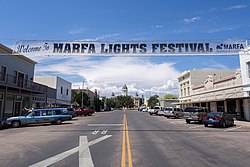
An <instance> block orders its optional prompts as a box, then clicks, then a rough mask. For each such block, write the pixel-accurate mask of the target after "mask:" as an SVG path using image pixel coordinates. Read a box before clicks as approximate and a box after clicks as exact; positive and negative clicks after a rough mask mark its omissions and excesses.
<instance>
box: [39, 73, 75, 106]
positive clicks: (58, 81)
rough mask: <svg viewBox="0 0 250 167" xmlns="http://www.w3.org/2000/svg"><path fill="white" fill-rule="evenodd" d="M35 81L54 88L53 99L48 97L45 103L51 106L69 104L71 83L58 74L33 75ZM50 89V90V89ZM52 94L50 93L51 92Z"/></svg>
mask: <svg viewBox="0 0 250 167" xmlns="http://www.w3.org/2000/svg"><path fill="white" fill-rule="evenodd" d="M34 80H35V82H37V83H40V84H44V85H46V86H48V87H50V88H53V89H55V91H56V96H55V99H53V97H50V98H49V100H48V102H47V105H48V106H51V107H69V106H71V86H72V84H71V83H70V82H68V81H66V80H64V79H62V78H60V77H58V76H35V77H34ZM51 91H52V90H51ZM51 95H52V94H51Z"/></svg>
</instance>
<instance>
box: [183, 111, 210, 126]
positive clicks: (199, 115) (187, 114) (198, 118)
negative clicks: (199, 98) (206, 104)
mask: <svg viewBox="0 0 250 167" xmlns="http://www.w3.org/2000/svg"><path fill="white" fill-rule="evenodd" d="M206 114H207V110H206V108H203V107H186V108H185V109H184V116H183V117H184V118H186V122H187V123H188V124H189V123H190V122H191V121H193V122H198V123H202V119H203V116H205V115H206Z"/></svg>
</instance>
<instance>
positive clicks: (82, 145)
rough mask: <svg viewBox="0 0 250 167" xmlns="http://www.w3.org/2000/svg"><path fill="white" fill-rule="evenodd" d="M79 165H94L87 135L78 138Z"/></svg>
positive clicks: (84, 166) (80, 166)
mask: <svg viewBox="0 0 250 167" xmlns="http://www.w3.org/2000/svg"><path fill="white" fill-rule="evenodd" d="M79 167H94V163H93V161H92V157H91V154H90V151H89V144H88V138H87V136H80V140H79Z"/></svg>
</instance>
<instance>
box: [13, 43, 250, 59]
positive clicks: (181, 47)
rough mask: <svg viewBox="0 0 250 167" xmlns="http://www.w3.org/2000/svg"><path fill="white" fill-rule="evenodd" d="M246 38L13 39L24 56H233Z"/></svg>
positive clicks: (243, 47)
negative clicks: (153, 39)
mask: <svg viewBox="0 0 250 167" xmlns="http://www.w3.org/2000/svg"><path fill="white" fill-rule="evenodd" d="M246 47H247V40H201V41H188V40H187V41H184V40H178V41H49V40H48V41H46V40H43V41H32V40H20V41H16V42H15V46H14V52H13V54H15V53H20V54H24V55H29V54H32V55H82V56H166V55H167V56H168V55H169V56H170V55H171V56H175V55H176V56H178V55H180V56H185V55H236V54H238V53H239V52H240V51H243V50H244V49H246Z"/></svg>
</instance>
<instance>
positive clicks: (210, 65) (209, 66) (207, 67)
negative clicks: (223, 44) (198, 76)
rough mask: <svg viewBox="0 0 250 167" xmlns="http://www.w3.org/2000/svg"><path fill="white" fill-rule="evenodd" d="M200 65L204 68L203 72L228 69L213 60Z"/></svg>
mask: <svg viewBox="0 0 250 167" xmlns="http://www.w3.org/2000/svg"><path fill="white" fill-rule="evenodd" d="M202 65H203V66H204V68H202V69H203V70H228V69H229V68H228V67H227V66H225V65H224V64H221V63H218V62H216V61H215V60H213V59H210V60H207V61H206V62H203V63H202Z"/></svg>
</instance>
